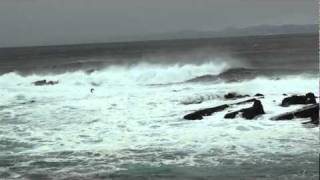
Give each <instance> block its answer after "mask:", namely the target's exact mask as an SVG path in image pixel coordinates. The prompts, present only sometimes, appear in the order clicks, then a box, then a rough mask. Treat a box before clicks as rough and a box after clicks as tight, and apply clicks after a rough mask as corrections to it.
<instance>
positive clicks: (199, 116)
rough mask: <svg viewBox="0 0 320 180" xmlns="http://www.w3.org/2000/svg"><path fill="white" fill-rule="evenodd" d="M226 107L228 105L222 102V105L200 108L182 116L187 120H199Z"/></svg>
mask: <svg viewBox="0 0 320 180" xmlns="http://www.w3.org/2000/svg"><path fill="white" fill-rule="evenodd" d="M228 107H229V105H226V104H224V105H221V106H217V107H213V108H207V109H202V110H199V111H196V112H193V113H190V114H187V115H185V116H184V117H183V118H184V119H187V120H201V119H203V116H210V115H211V114H213V113H216V112H219V111H223V110H225V109H226V108H228Z"/></svg>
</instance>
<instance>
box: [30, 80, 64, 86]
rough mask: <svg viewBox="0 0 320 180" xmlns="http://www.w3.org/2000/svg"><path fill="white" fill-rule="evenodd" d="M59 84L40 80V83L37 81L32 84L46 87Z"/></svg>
mask: <svg viewBox="0 0 320 180" xmlns="http://www.w3.org/2000/svg"><path fill="white" fill-rule="evenodd" d="M58 83H59V81H47V80H40V81H35V82H33V83H32V84H34V85H35V86H45V85H55V84H58Z"/></svg>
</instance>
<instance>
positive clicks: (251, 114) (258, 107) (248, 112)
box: [242, 100, 265, 119]
mask: <svg viewBox="0 0 320 180" xmlns="http://www.w3.org/2000/svg"><path fill="white" fill-rule="evenodd" d="M260 114H265V112H264V110H263V106H262V104H261V101H259V100H256V101H254V103H253V106H252V107H251V108H247V109H243V110H242V117H244V118H245V119H253V118H255V117H256V116H258V115H260Z"/></svg>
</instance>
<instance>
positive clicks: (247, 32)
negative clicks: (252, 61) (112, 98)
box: [110, 24, 319, 41]
mask: <svg viewBox="0 0 320 180" xmlns="http://www.w3.org/2000/svg"><path fill="white" fill-rule="evenodd" d="M318 31H319V27H318V25H317V24H308V25H293V24H288V25H259V26H250V27H245V28H232V27H231V28H226V29H223V30H219V31H192V30H190V31H178V32H169V33H155V34H145V35H143V36H142V35H141V36H128V37H117V38H114V39H110V40H111V41H136V40H138V41H140V40H142V41H144V40H169V39H197V38H215V37H234V36H256V35H276V34H303V33H317V32H318Z"/></svg>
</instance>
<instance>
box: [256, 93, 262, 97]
mask: <svg viewBox="0 0 320 180" xmlns="http://www.w3.org/2000/svg"><path fill="white" fill-rule="evenodd" d="M254 96H255V97H264V95H263V94H260V93H257V94H256V95H254Z"/></svg>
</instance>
